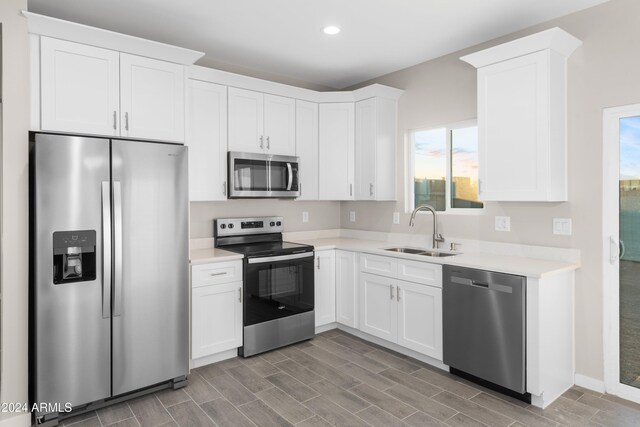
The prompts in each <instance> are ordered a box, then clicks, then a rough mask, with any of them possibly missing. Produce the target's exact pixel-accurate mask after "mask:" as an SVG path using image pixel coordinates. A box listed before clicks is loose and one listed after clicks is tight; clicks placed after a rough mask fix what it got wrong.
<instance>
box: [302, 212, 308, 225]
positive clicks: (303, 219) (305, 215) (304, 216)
mask: <svg viewBox="0 0 640 427" xmlns="http://www.w3.org/2000/svg"><path fill="white" fill-rule="evenodd" d="M302 222H309V212H306V211H305V212H302Z"/></svg>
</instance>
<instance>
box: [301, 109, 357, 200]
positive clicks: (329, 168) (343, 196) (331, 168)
mask: <svg viewBox="0 0 640 427" xmlns="http://www.w3.org/2000/svg"><path fill="white" fill-rule="evenodd" d="M319 116H320V131H319V137H320V142H319V144H320V149H319V155H318V160H319V179H320V185H319V198H320V200H353V199H354V178H355V129H354V127H355V106H354V103H353V102H338V103H330V104H327V103H324V104H320V112H319ZM303 185H304V183H303Z"/></svg>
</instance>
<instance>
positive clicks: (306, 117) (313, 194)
mask: <svg viewBox="0 0 640 427" xmlns="http://www.w3.org/2000/svg"><path fill="white" fill-rule="evenodd" d="M296 155H297V156H298V157H300V176H299V185H300V197H298V200H318V184H319V180H318V104H317V103H315V102H308V101H301V100H299V99H297V100H296Z"/></svg>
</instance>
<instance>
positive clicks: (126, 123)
mask: <svg viewBox="0 0 640 427" xmlns="http://www.w3.org/2000/svg"><path fill="white" fill-rule="evenodd" d="M124 130H129V113H128V112H127V113H124Z"/></svg>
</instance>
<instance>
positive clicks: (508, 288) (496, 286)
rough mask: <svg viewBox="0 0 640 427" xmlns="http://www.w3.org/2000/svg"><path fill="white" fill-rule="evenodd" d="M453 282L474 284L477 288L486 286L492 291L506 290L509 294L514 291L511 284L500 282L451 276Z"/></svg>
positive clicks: (485, 287)
mask: <svg viewBox="0 0 640 427" xmlns="http://www.w3.org/2000/svg"><path fill="white" fill-rule="evenodd" d="M451 282H452V283H457V284H459V285H467V286H473V287H477V288H484V289H488V290H491V291H498V292H506V293H509V294H511V293H513V288H512V287H511V286H506V285H500V284H497V283H491V282H481V281H478V280H473V279H467V278H464V277H458V276H451Z"/></svg>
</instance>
